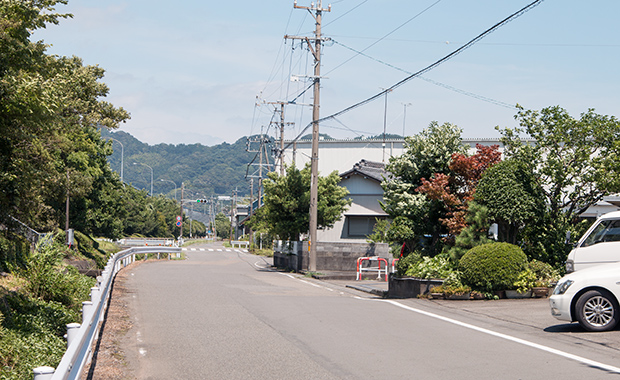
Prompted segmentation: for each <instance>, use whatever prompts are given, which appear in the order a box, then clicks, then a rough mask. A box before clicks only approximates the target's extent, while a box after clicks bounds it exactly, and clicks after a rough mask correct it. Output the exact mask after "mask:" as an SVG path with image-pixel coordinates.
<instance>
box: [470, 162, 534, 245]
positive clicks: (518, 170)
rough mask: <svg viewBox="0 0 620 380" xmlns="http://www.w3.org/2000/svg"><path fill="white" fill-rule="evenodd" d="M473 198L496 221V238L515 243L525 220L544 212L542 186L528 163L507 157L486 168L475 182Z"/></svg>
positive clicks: (526, 221)
mask: <svg viewBox="0 0 620 380" xmlns="http://www.w3.org/2000/svg"><path fill="white" fill-rule="evenodd" d="M474 199H475V201H476V202H477V203H479V204H481V205H483V206H485V207H486V208H487V210H488V217H489V220H490V221H491V222H492V223H497V226H498V240H499V241H502V242H507V243H511V244H518V243H519V242H520V241H519V239H520V238H521V234H520V233H521V231H522V230H523V228H524V227H525V225H526V223H536V221H540V218H541V217H542V216H543V215H544V210H545V203H544V202H545V200H544V197H543V188H542V186H541V185H540V183H539V182H538V176H536V175H535V174H534V172H533V168H532V166H531V165H528V164H527V163H525V162H523V161H517V160H514V159H509V160H506V161H502V162H500V163H498V164H496V165H495V166H493V167H491V168H490V169H488V170H487V171H486V172H485V173H484V174H483V175H482V179H481V180H480V182H479V183H478V187H477V189H476V194H475V195H474Z"/></svg>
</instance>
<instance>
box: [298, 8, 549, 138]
mask: <svg viewBox="0 0 620 380" xmlns="http://www.w3.org/2000/svg"><path fill="white" fill-rule="evenodd" d="M542 2H543V0H536V1H533V2H531V3H530V4H528V5H526V6H525V7H523V8H521V9H519V10H518V11H516V12H515V13H513V14H511V15H510V16H508V17H506V18H505V19H503V20H501V21H500V22H498V23H496V24H495V25H493V26H492V27H490V28H489V29H487V30H485V31H484V32H482V33H480V34H479V35H477V36H476V37H474V38H473V39H471V40H470V41H469V42H468V43H466V44H465V45H463V46H461V47H460V48H458V49H456V50H454V51H453V52H452V53H450V54H448V55H446V56H444V57H443V58H441V59H439V60H437V61H435V62H434V63H432V64H430V65H428V66H426V67H425V68H423V69H421V70H419V71H418V72H416V73H414V74H411V75H409V76H408V77H406V78H404V79H403V80H401V81H400V82H397V83H396V84H394V85H392V86H391V87H388V88H386V89H385V90H383V91H381V92H379V93H378V94H375V95H374V96H371V97H370V98H367V99H365V100H362V101H361V102H358V103H355V104H353V105H351V106H349V107H347V108H345V109H343V110H341V111H338V112H336V113H334V114H331V115H329V116H326V117H323V118H321V119H319V120H313V121H312V123H309V124H308V125H306V127H305V128H304V129H303V130H302V132H301V133H300V134H299V135H298V136H297V137H296V138H295V139H294V140H293V141H292V142H290V143H289V144H288V145H287V147H286V149H288V148H289V147H290V146H291V145H292V143H293V142H295V141H297V140H298V139H299V137H301V136H302V135H303V134H304V133H305V132H306V130H307V129H308V128H310V126H311V125H313V124H314V123H320V122H323V121H325V120H328V119H333V118H335V117H338V116H340V115H343V114H345V113H347V112H349V111H352V110H354V109H356V108H358V107H361V106H363V105H366V104H368V103H370V102H372V101H374V100H377V99H378V98H380V97H381V96H383V95H385V94H386V93H387V92H389V91H393V90H394V89H396V88H398V87H400V86H402V85H403V84H405V83H407V82H409V81H411V80H412V79H414V78H416V77H419V76H420V75H422V74H424V73H426V72H428V71H431V70H432V69H434V68H435V67H437V66H439V65H441V64H442V63H444V62H447V61H449V60H450V59H452V58H454V57H455V56H457V55H458V54H460V53H462V52H463V51H465V50H466V49H468V48H470V47H471V46H473V45H474V44H475V43H476V42H478V41H480V40H481V39H483V38H484V37H486V36H487V35H489V34H491V33H493V32H494V31H495V30H497V29H499V28H500V27H501V26H503V25H505V24H507V23H509V22H510V21H512V20H514V19H516V18H518V17H520V16H521V15H523V14H524V13H525V12H527V11H529V10H531V9H533V8H534V7H536V6H537V5H539V4H540V3H542Z"/></svg>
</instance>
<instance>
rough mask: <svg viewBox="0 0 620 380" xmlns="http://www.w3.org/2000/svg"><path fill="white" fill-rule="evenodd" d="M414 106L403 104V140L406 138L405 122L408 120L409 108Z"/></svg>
mask: <svg viewBox="0 0 620 380" xmlns="http://www.w3.org/2000/svg"><path fill="white" fill-rule="evenodd" d="M410 105H412V104H411V103H403V107H404V110H403V139H404V138H405V120H406V119H407V106H410Z"/></svg>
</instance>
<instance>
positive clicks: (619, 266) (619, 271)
mask: <svg viewBox="0 0 620 380" xmlns="http://www.w3.org/2000/svg"><path fill="white" fill-rule="evenodd" d="M611 276H615V277H619V276H620V262H617V263H609V264H601V265H596V266H593V267H589V268H585V269H581V270H578V271H577V272H573V273H570V274H567V275H566V276H564V277H562V279H561V280H560V281H559V282H563V281H566V280H573V281H579V280H583V279H593V278H605V277H611Z"/></svg>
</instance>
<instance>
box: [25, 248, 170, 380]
mask: <svg viewBox="0 0 620 380" xmlns="http://www.w3.org/2000/svg"><path fill="white" fill-rule="evenodd" d="M149 253H157V254H158V257H159V254H160V253H167V254H168V259H170V255H171V254H173V253H176V254H179V253H181V248H178V247H135V248H129V249H126V250H123V251H120V252H117V253H116V254H114V255H113V256H112V257H111V258H110V260H108V264H107V265H106V266H105V268H104V270H103V272H102V273H101V276H98V277H97V285H96V286H95V287H92V288H91V289H90V298H91V299H90V301H84V302H82V323H81V324H77V323H70V324H68V325H67V351H66V352H65V354H64V356H63V357H62V359H61V360H60V363H59V364H58V367H57V368H56V369H54V368H52V367H38V368H35V369H33V373H34V380H61V379H62V380H64V379H72V380H74V379H78V378H79V377H80V373H81V372H82V369H83V368H84V367H85V366H86V365H87V364H88V363H89V362H90V360H91V359H92V349H93V342H94V341H95V339H96V337H97V336H98V335H99V328H100V326H101V323H102V322H103V319H104V318H105V310H106V308H107V306H108V300H109V298H110V293H111V291H112V283H113V282H114V277H115V276H116V274H117V273H118V272H119V271H120V270H121V269H122V268H124V267H126V266H127V265H129V264H131V263H133V262H134V261H136V255H140V254H149Z"/></svg>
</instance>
